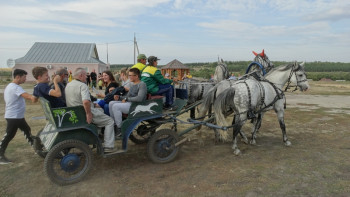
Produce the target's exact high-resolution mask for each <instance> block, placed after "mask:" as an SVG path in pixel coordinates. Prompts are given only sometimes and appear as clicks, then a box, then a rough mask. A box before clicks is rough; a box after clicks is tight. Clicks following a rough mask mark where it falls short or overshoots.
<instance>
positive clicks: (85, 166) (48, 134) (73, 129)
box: [35, 64, 308, 185]
mask: <svg viewBox="0 0 350 197" xmlns="http://www.w3.org/2000/svg"><path fill="white" fill-rule="evenodd" d="M271 73H272V74H270V78H269V76H268V77H267V78H268V79H269V80H271V81H272V82H268V81H266V80H265V81H263V82H256V84H257V85H256V84H254V83H255V82H254V83H253V82H252V80H251V79H249V78H248V79H247V80H245V81H244V82H242V81H237V82H234V83H231V82H229V83H228V84H229V85H228V87H226V86H225V84H226V85H227V82H225V81H223V82H220V83H218V84H216V85H215V86H214V87H213V88H212V89H211V90H210V91H208V92H207V93H206V96H204V97H203V98H204V99H203V100H204V101H202V100H198V101H195V102H191V103H188V98H189V95H188V89H176V96H177V98H176V99H175V105H176V106H177V110H176V111H173V112H170V111H163V110H162V106H163V99H162V98H159V99H151V100H146V101H144V102H141V103H136V102H135V103H132V105H131V107H130V110H129V115H128V116H127V117H126V118H125V119H124V120H123V123H122V127H121V130H122V138H121V139H120V140H121V144H122V148H121V149H120V150H119V151H117V152H113V153H109V154H105V153H104V151H103V148H102V147H103V146H102V141H103V140H101V139H103V137H101V131H99V128H97V127H96V126H95V125H92V124H87V123H86V116H85V111H84V108H83V107H82V106H80V107H66V108H55V109H53V108H51V107H50V104H49V102H48V101H47V100H45V99H43V98H41V99H40V102H41V105H42V107H43V109H44V112H45V116H46V119H47V124H46V125H45V127H44V128H43V129H42V130H41V131H40V132H39V134H38V137H39V138H40V140H36V142H35V148H36V151H37V153H38V154H39V155H40V156H42V157H45V162H44V169H45V173H46V174H47V176H48V177H49V178H50V180H51V181H53V182H54V183H56V184H59V185H66V184H71V183H75V182H78V181H80V180H82V179H83V178H84V176H85V175H86V174H87V173H88V171H89V169H90V167H91V165H92V150H96V153H97V154H99V155H101V156H103V157H108V156H111V155H116V154H121V153H125V152H127V150H128V140H129V139H130V140H131V141H133V142H134V143H136V144H140V143H148V144H147V154H148V156H149V158H150V159H151V160H152V161H153V162H155V163H167V162H170V161H173V160H174V159H175V158H176V156H177V154H178V153H179V150H180V147H181V144H182V143H183V142H185V141H187V139H188V138H187V137H184V135H185V134H187V133H188V132H190V131H192V130H193V129H195V128H198V127H200V126H201V125H205V126H207V127H210V128H212V129H214V130H216V129H219V130H220V131H223V132H221V136H222V134H223V133H224V132H226V133H227V130H228V128H231V127H233V128H234V131H233V137H234V145H233V147H232V148H233V149H234V151H235V153H238V152H239V149H238V147H237V144H236V136H237V134H238V133H239V132H241V130H240V128H241V126H242V125H243V123H244V121H245V120H246V119H245V118H247V116H248V113H247V112H249V110H253V111H250V113H253V114H254V116H255V117H253V118H254V121H253V123H254V126H253V131H252V140H254V141H255V133H256V131H257V130H258V129H259V127H260V125H261V119H262V115H263V113H264V112H265V111H267V110H270V109H272V108H274V109H275V111H276V113H277V115H278V118H279V122H280V126H281V129H282V133H283V141H284V142H285V144H286V145H290V142H289V141H288V139H287V137H286V131H285V125H284V120H283V114H284V108H283V107H281V105H283V102H284V101H285V97H284V95H283V94H279V92H280V93H282V90H281V88H282V87H283V86H284V85H285V84H286V83H288V85H289V83H290V82H293V83H295V84H296V85H297V86H298V87H299V88H300V89H301V90H305V89H307V88H308V84H307V81H306V75H305V71H304V67H303V65H299V64H294V65H287V66H283V67H280V68H278V69H273V71H271ZM242 84H244V85H243V86H244V87H246V88H243V89H244V90H241V87H242ZM221 86H223V87H221ZM255 86H257V87H259V88H260V90H264V91H262V92H261V91H260V92H256V93H254V94H251V93H249V95H248V96H249V97H251V98H253V97H254V99H251V98H250V99H251V100H248V99H246V100H242V98H248V96H247V95H244V94H245V92H247V89H248V90H249V88H253V87H255ZM220 87H221V88H223V89H225V90H223V93H222V94H220V95H218V99H217V100H218V101H214V100H213V98H214V97H215V96H214V94H216V93H217V92H218V91H220V89H219V88H220ZM271 87H272V90H274V91H271V90H270V92H265V90H269V89H271ZM276 88H277V89H276ZM240 91H241V92H240ZM248 92H249V91H248ZM235 93H236V95H235ZM238 93H239V94H240V96H239V97H240V98H239V99H240V100H239V99H238V100H237V99H236V96H237V95H238ZM266 93H268V94H269V97H267V96H266ZM210 94H213V95H210ZM222 95H225V96H222ZM262 98H263V99H262ZM275 98H278V99H275ZM229 100H232V102H228V101H229ZM237 101H238V102H240V103H234V102H237ZM259 101H263V102H262V105H261V106H263V105H265V106H263V107H264V108H261V106H260V104H261V103H259V105H258V107H260V108H259V109H258V108H256V109H255V110H254V109H248V110H247V111H244V110H246V109H247V108H251V107H252V106H255V107H257V106H256V102H259ZM202 102H203V105H201V110H200V112H201V113H200V114H201V115H203V112H204V113H205V112H206V110H207V109H208V105H210V106H211V105H212V104H214V106H215V108H214V110H215V115H213V116H211V117H209V118H206V119H205V120H204V119H201V120H199V121H198V120H193V119H188V120H181V119H179V115H181V114H184V113H185V112H187V111H189V110H192V109H194V108H195V107H196V106H198V105H199V104H201V103H202ZM237 104H238V105H237ZM239 104H240V105H239ZM224 105H227V106H224ZM227 108H231V109H233V113H234V114H233V116H234V121H233V122H232V125H231V126H230V125H227V124H226V125H225V124H223V122H225V121H224V120H223V117H224V115H223V113H225V112H226V110H227ZM220 110H221V111H220ZM237 110H238V111H237ZM242 111H243V113H242ZM217 115H218V116H219V117H218V118H217V120H216V121H217V122H218V121H219V122H218V125H215V124H212V123H209V121H211V120H213V119H214V118H215V116H217ZM203 117H205V116H202V118H203ZM191 118H193V117H191ZM165 123H170V124H171V125H172V126H171V128H170V129H160V130H157V129H158V128H159V127H160V126H161V125H162V124H165ZM179 123H180V124H191V125H192V126H191V127H189V128H187V129H185V130H183V131H178V129H177V125H178V124H179ZM241 133H242V132H241Z"/></svg>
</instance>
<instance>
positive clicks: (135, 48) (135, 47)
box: [134, 33, 139, 64]
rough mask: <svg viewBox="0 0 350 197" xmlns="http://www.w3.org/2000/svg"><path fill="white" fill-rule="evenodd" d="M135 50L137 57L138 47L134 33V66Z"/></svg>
mask: <svg viewBox="0 0 350 197" xmlns="http://www.w3.org/2000/svg"><path fill="white" fill-rule="evenodd" d="M136 50H137V55H138V54H139V46H137V41H136V35H135V33H134V64H136V63H135V60H136Z"/></svg>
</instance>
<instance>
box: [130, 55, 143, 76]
mask: <svg viewBox="0 0 350 197" xmlns="http://www.w3.org/2000/svg"><path fill="white" fill-rule="evenodd" d="M146 61H147V57H146V55H145V54H139V55H138V56H137V64H135V65H133V66H132V67H131V68H137V69H139V70H140V72H142V71H143V69H145V67H146Z"/></svg>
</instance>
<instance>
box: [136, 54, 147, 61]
mask: <svg viewBox="0 0 350 197" xmlns="http://www.w3.org/2000/svg"><path fill="white" fill-rule="evenodd" d="M137 59H138V60H140V59H147V57H146V55H145V54H139V55H138V56H137Z"/></svg>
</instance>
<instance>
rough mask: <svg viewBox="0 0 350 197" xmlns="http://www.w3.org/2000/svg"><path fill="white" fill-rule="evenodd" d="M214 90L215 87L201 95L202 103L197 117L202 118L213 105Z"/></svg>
mask: <svg viewBox="0 0 350 197" xmlns="http://www.w3.org/2000/svg"><path fill="white" fill-rule="evenodd" d="M216 90H217V86H214V87H212V88H210V89H209V90H208V92H207V93H205V94H204V95H203V102H202V104H201V106H200V108H199V117H202V116H204V115H205V114H206V113H207V111H208V110H209V107H210V106H211V105H212V104H213V102H214V97H215V94H216Z"/></svg>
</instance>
